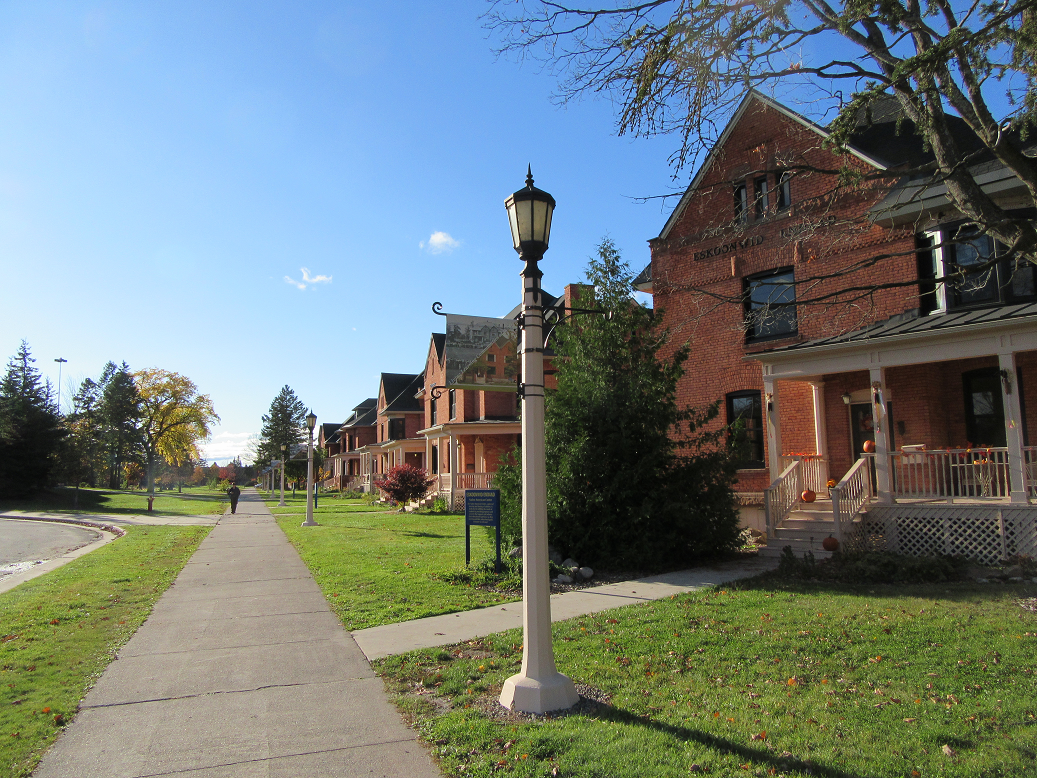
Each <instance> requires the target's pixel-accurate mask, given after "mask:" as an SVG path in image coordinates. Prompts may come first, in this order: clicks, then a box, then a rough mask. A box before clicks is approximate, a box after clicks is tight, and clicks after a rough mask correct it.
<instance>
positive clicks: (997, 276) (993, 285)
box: [916, 210, 1037, 314]
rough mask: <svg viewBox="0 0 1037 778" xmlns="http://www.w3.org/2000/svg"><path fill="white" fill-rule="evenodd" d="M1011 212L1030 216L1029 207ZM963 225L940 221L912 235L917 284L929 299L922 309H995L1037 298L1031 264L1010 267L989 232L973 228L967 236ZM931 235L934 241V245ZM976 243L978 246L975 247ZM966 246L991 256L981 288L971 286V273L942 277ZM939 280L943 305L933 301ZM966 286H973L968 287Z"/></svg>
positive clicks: (1036, 277)
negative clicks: (960, 278) (929, 229)
mask: <svg viewBox="0 0 1037 778" xmlns="http://www.w3.org/2000/svg"><path fill="white" fill-rule="evenodd" d="M1013 214H1014V215H1018V216H1032V215H1033V213H1032V211H1031V210H1027V211H1025V212H1013ZM963 225H964V222H953V223H949V224H942V225H940V226H939V227H938V228H935V229H934V230H933V232H932V233H931V234H929V233H926V234H919V235H918V236H916V244H917V246H918V267H919V286H920V290H921V291H923V292H929V293H930V294H929V296H930V298H931V301H927V300H925V299H923V302H922V305H921V308H922V312H923V313H927V314H928V313H942V312H943V311H944V310H969V309H975V308H995V307H1001V306H1004V305H1014V304H1017V303H1024V302H1033V301H1035V300H1037V270H1035V268H1034V267H1033V266H1032V265H1029V264H1028V263H1025V262H1023V263H1018V261H1017V260H1015V262H1016V263H1017V267H1014V268H1013V267H1012V263H1013V260H1012V259H1010V258H1009V257H1007V256H1006V254H1007V251H1006V249H1005V248H1004V246H1002V245H1001V244H1000V243H998V242H997V241H996V240H994V239H993V238H992V237H990V236H989V235H983V234H979V231H973V234H972V235H970V234H969V232H968V231H967V230H963ZM934 238H936V240H937V241H938V244H939V245H938V246H937V244H936V243H935V242H934V240H933V239H934ZM978 244H982V246H981V247H980V248H979V249H976V248H975V247H976V246H977V245H978ZM968 246H972V247H973V251H974V252H975V254H976V255H978V256H980V257H987V258H989V257H990V256H991V255H992V256H993V257H994V260H995V262H994V264H992V265H991V266H990V267H989V268H988V269H987V270H985V271H984V272H985V273H989V274H990V275H989V277H988V278H987V280H986V281H985V283H984V284H983V286H982V287H975V286H974V285H975V284H976V283H977V280H978V279H977V276H975V275H973V276H966V277H965V278H964V279H963V281H962V283H961V284H957V283H955V282H954V281H953V280H943V279H952V278H953V271H954V270H955V268H956V267H958V264H957V263H958V261H959V260H960V259H964V256H963V255H964V254H965V253H966V251H968V249H967V248H966V247H968ZM937 248H938V249H939V251H940V261H939V262H938V261H937V256H936V253H935V252H936V250H937ZM969 264H977V263H976V262H964V265H965V266H968V265H969ZM980 278H981V277H980ZM941 283H942V284H945V289H944V290H943V294H942V298H943V300H944V301H945V303H944V304H945V306H946V308H941V307H940V306H939V304H938V303H937V302H936V301H937V300H938V298H939V297H940V295H939V293H938V292H937V291H936V289H937V285H938V284H941ZM969 286H972V287H973V288H971V289H970V288H969ZM963 287H964V288H963ZM930 290H931V291H930ZM1021 290H1028V291H1021ZM984 291H986V294H984V293H983V292H984Z"/></svg>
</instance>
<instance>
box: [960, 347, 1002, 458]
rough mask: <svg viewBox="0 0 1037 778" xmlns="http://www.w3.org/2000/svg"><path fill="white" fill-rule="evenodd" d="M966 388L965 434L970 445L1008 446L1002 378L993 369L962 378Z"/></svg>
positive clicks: (964, 375) (981, 446) (973, 372)
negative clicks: (1002, 398) (1002, 396)
mask: <svg viewBox="0 0 1037 778" xmlns="http://www.w3.org/2000/svg"><path fill="white" fill-rule="evenodd" d="M962 381H963V382H964V384H965V386H964V389H965V434H966V435H967V436H968V439H969V446H970V447H972V446H975V447H977V448H986V447H991V448H993V447H1003V446H1006V445H1008V442H1007V441H1008V434H1007V432H1006V431H1005V410H1004V406H1003V404H1002V402H1001V376H1000V374H999V373H998V370H997V368H996V367H992V368H986V369H983V370H972V371H970V372H968V373H965V374H963V375H962Z"/></svg>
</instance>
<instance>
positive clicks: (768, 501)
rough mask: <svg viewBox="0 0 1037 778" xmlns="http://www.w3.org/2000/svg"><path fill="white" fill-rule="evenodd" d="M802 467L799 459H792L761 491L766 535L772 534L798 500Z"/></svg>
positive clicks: (800, 489)
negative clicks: (772, 481)
mask: <svg viewBox="0 0 1037 778" xmlns="http://www.w3.org/2000/svg"><path fill="white" fill-rule="evenodd" d="M802 476H803V468H802V462H801V461H800V460H799V459H795V460H793V461H792V462H791V463H790V464H789V465H788V467H786V468H785V469H784V470H782V471H781V475H779V476H778V478H777V479H776V480H775V481H774V483H772V484H771V485H770V486H768V487H767V488H766V489H764V491H763V510H764V516H765V518H766V521H767V535H768V537H773V536H774V530H775V529H777V528H778V526H779V525H780V524H781V523H782V522H783V521H785V519H787V518H788V515H789V514H790V513H791V512H792V508H793V506H795V504H796V503H797V502H798V501H799V495H800V493H801V492H802V491H803V481H802Z"/></svg>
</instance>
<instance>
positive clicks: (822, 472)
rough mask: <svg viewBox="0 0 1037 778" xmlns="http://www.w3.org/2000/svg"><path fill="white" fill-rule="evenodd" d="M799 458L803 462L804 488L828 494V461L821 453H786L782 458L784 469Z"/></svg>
mask: <svg viewBox="0 0 1037 778" xmlns="http://www.w3.org/2000/svg"><path fill="white" fill-rule="evenodd" d="M797 459H798V460H799V461H800V462H802V465H801V466H800V467H801V468H802V475H801V476H800V478H801V481H802V484H803V488H804V489H809V490H810V491H812V492H814V494H820V495H825V494H828V462H826V461H825V460H824V459H823V458H822V457H821V455H820V454H785V455H783V456H782V458H781V466H782V469H783V470H784V469H785V468H786V467H787V466H788V465H789V463H791V462H792V461H793V460H797Z"/></svg>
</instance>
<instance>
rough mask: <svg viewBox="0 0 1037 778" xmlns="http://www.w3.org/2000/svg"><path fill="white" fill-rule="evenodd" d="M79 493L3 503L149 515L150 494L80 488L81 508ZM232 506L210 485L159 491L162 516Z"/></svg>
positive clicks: (63, 491) (2, 503) (4, 507)
mask: <svg viewBox="0 0 1037 778" xmlns="http://www.w3.org/2000/svg"><path fill="white" fill-rule="evenodd" d="M74 497H75V490H74V489H70V488H67V487H59V488H55V489H48V490H47V491H44V492H40V493H38V494H36V495H34V496H32V497H29V498H26V499H22V500H0V512H3V511H15V510H17V511H46V512H57V513H114V514H126V515H132V514H144V513H147V512H148V495H147V492H144V491H135V490H122V489H118V490H116V489H80V490H79V507H78V508H73V507H72V506H73V499H74ZM227 505H229V501H228V499H227V495H226V494H224V493H223V492H214V491H211V490H210V489H209V488H208V487H206V486H193V487H184V491H183V493H182V494H180V493H177V492H156V493H155V509H154V512H155V513H157V514H158V515H167V516H168V515H178V516H185V515H200V516H208V515H211V514H214V513H223V511H224V510H225V509H226V507H227Z"/></svg>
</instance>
